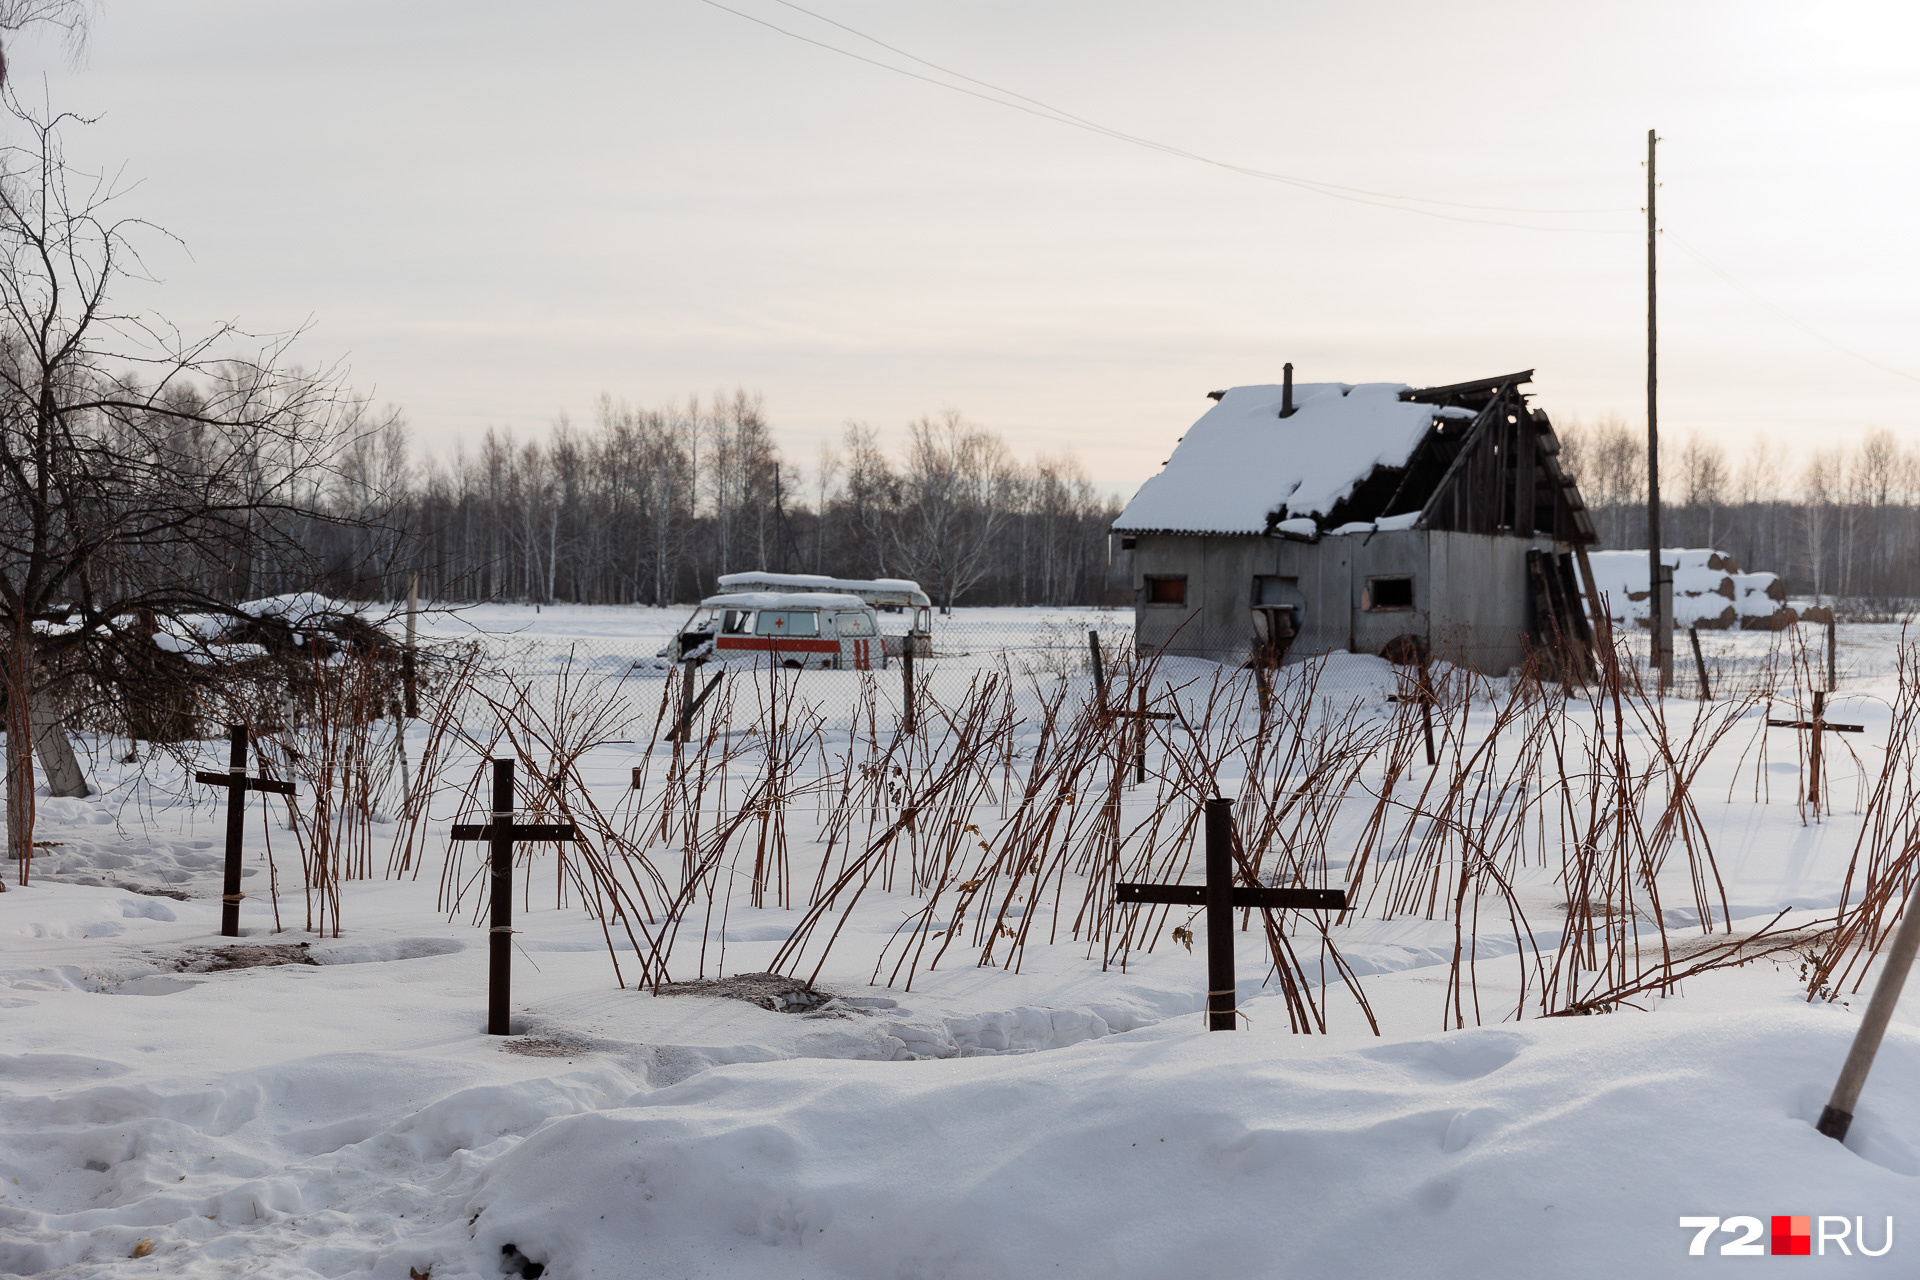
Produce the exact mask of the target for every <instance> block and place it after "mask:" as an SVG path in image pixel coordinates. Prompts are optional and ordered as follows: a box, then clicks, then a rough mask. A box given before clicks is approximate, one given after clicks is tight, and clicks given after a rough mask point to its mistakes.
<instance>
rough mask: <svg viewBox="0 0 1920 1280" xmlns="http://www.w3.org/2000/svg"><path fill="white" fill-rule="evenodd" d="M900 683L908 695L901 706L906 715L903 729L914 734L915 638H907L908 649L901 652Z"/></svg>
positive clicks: (902, 720) (903, 717)
mask: <svg viewBox="0 0 1920 1280" xmlns="http://www.w3.org/2000/svg"><path fill="white" fill-rule="evenodd" d="M900 682H901V687H902V688H903V689H904V691H905V693H906V700H905V701H904V702H903V703H902V704H901V705H902V706H903V707H904V709H905V713H904V714H903V715H902V716H901V717H900V723H901V727H902V728H904V729H905V730H906V731H907V732H908V733H912V732H913V637H912V636H908V637H907V643H906V647H905V648H903V649H901V650H900Z"/></svg>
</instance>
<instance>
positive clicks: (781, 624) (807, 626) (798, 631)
mask: <svg viewBox="0 0 1920 1280" xmlns="http://www.w3.org/2000/svg"><path fill="white" fill-rule="evenodd" d="M753 633H754V634H755V635H757V636H812V635H818V634H819V633H820V615H819V614H817V613H814V612H812V611H811V610H806V609H762V610H761V611H760V615H759V616H758V617H757V618H755V619H754V620H753Z"/></svg>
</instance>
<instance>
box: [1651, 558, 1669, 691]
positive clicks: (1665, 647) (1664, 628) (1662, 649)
mask: <svg viewBox="0 0 1920 1280" xmlns="http://www.w3.org/2000/svg"><path fill="white" fill-rule="evenodd" d="M1653 589H1654V591H1655V593H1656V599H1657V600H1658V601H1659V609H1660V620H1659V621H1660V625H1658V626H1657V627H1654V628H1653V665H1655V666H1656V667H1658V668H1660V692H1661V693H1662V694H1665V693H1666V692H1667V690H1669V689H1671V688H1673V566H1672V565H1670V564H1662V565H1661V566H1660V579H1659V581H1658V582H1656V583H1654V584H1653Z"/></svg>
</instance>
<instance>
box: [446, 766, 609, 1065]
mask: <svg viewBox="0 0 1920 1280" xmlns="http://www.w3.org/2000/svg"><path fill="white" fill-rule="evenodd" d="M492 817H493V820H492V821H491V822H488V823H485V824H484V825H483V824H481V823H477V822H457V823H455V824H454V827H453V839H455V840H484V841H486V842H487V845H488V847H489V854H490V858H491V863H492V871H493V921H492V927H491V928H490V929H488V930H487V1034H488V1035H490V1036H509V1035H512V1034H513V1032H511V1031H509V1030H508V1029H507V1013H508V1009H509V1007H510V1005H511V1003H512V983H513V846H514V845H515V844H516V843H517V842H519V841H522V840H529V841H531V840H542V841H544V840H577V839H579V833H578V832H577V831H576V830H575V829H574V825H573V824H572V823H571V822H555V823H525V822H515V821H514V820H513V761H512V760H510V759H508V760H495V761H494V762H493V815H492Z"/></svg>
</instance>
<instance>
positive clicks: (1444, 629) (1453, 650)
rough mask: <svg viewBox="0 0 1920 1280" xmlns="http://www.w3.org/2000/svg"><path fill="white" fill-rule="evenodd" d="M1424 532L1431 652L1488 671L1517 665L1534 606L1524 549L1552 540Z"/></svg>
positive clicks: (1495, 672) (1494, 672) (1550, 545)
mask: <svg viewBox="0 0 1920 1280" xmlns="http://www.w3.org/2000/svg"><path fill="white" fill-rule="evenodd" d="M1428 536H1429V537H1430V538H1432V540H1433V542H1432V554H1431V563H1432V569H1431V576H1432V582H1433V585H1432V595H1431V597H1430V598H1431V599H1432V600H1433V602H1434V604H1433V608H1432V611H1431V617H1430V623H1429V625H1430V627H1431V630H1430V632H1429V639H1430V641H1431V643H1432V646H1433V652H1434V654H1435V655H1436V656H1438V657H1443V658H1446V659H1447V660H1448V661H1451V662H1459V663H1463V664H1465V665H1467V666H1471V667H1473V668H1475V669H1476V670H1479V671H1485V672H1487V673H1488V674H1491V675H1499V674H1502V673H1504V672H1506V671H1507V670H1509V669H1510V668H1512V667H1514V666H1516V665H1518V664H1519V662H1520V660H1521V659H1522V658H1523V657H1524V656H1525V654H1526V646H1525V636H1526V632H1527V622H1528V619H1529V618H1530V617H1531V615H1532V610H1533V603H1532V602H1533V588H1532V585H1531V584H1530V583H1529V582H1528V581H1527V552H1528V550H1529V549H1531V548H1536V547H1537V548H1539V549H1541V550H1543V551H1551V550H1553V546H1554V544H1553V539H1551V538H1516V537H1511V536H1504V535H1503V536H1492V537H1490V536H1488V535H1486V534H1480V533H1443V532H1439V531H1435V532H1433V533H1431V534H1429V535H1428Z"/></svg>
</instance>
